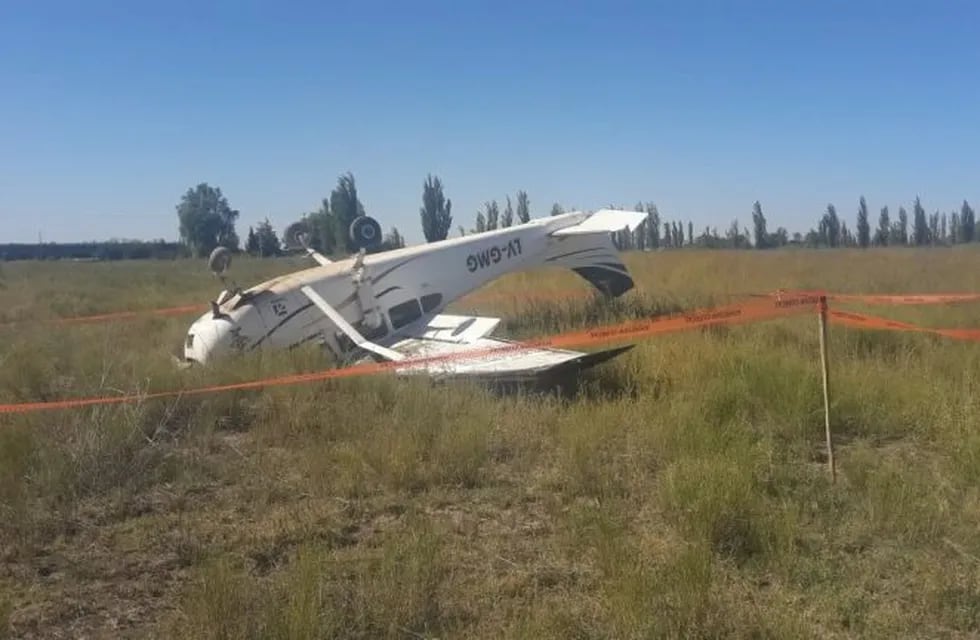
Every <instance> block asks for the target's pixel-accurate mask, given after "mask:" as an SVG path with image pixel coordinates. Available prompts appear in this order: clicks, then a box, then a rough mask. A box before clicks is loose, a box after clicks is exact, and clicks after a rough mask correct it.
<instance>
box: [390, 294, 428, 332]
mask: <svg viewBox="0 0 980 640" xmlns="http://www.w3.org/2000/svg"><path fill="white" fill-rule="evenodd" d="M421 316H422V308H421V307H420V306H419V301H418V300H416V299H415V298H412V299H411V300H406V301H405V302H402V303H400V304H396V305H395V306H393V307H391V308H390V309H388V317H389V318H391V326H392V327H393V328H395V329H401V328H402V327H404V326H405V325H407V324H411V323H412V322H415V321H416V320H418V319H419V318H420V317H421Z"/></svg>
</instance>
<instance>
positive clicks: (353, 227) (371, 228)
mask: <svg viewBox="0 0 980 640" xmlns="http://www.w3.org/2000/svg"><path fill="white" fill-rule="evenodd" d="M349 233H350V240H351V242H352V243H353V245H354V248H356V249H373V248H374V247H377V246H378V245H380V244H381V225H380V224H378V221H377V220H375V219H374V218H372V217H370V216H358V217H356V218H354V221H353V222H351V223H350V230H349Z"/></svg>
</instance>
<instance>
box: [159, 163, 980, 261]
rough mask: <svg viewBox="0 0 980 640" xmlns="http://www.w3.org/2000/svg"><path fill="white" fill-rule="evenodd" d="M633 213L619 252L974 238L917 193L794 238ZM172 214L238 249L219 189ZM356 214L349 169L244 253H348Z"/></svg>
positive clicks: (201, 239) (518, 203)
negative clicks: (637, 219)
mask: <svg viewBox="0 0 980 640" xmlns="http://www.w3.org/2000/svg"><path fill="white" fill-rule="evenodd" d="M502 204H503V206H501V201H500V200H498V199H491V200H487V201H486V202H484V204H483V206H482V207H481V208H480V209H479V210H478V211H477V212H476V216H475V219H474V225H473V226H472V227H471V228H470V229H469V230H467V229H466V228H465V226H464V225H463V224H457V230H458V233H459V235H460V236H463V235H467V234H469V233H480V232H484V231H491V230H494V229H503V228H507V227H510V226H513V225H514V224H522V223H525V222H528V221H529V220H530V219H531V202H530V198H529V196H528V193H527V192H526V191H525V190H523V189H520V190H518V191H517V192H516V194H515V196H514V198H513V199H512V198H511V196H510V195H509V194H506V195H505V196H504V199H503V203H502ZM609 206H610V207H611V208H620V209H621V208H623V207H616V206H612V205H609ZM572 210H575V208H572ZM634 210H636V211H642V212H646V214H647V218H646V220H644V221H643V223H642V224H641V225H640V226H639V227H638V228H637V229H635V230H634V231H633V232H627V231H626V230H623V231H621V232H617V233H615V234H613V236H614V238H613V239H614V242H615V244H616V246H617V247H618V248H619V249H620V250H641V251H643V250H653V249H675V248H684V247H696V248H708V249H720V248H728V249H750V248H751V249H774V248H780V247H786V246H803V247H810V248H823V247H826V248H839V247H847V248H852V247H854V248H871V247H888V246H931V245H944V246H948V245H953V244H963V243H970V242H974V241H976V240H978V237H977V232H976V215H975V212H974V210H973V208H972V207H971V206H970V204H969V202H968V201H967V200H965V199H964V200H963V203H962V205H961V207H960V209H959V210H958V211H952V212H941V211H939V210H936V211H935V212H933V213H931V214H927V213H926V210H925V207H924V206H923V204H922V202H921V199H920V198H919V197H918V196H916V197H915V200H914V201H913V203H912V206H911V210H912V215H911V216H910V215H909V213H908V211H907V210H906V208H905V206H904V205H900V206H899V207H898V211H897V216H896V219H894V220H893V219H892V217H891V212H890V209H889V206H888V205H885V206H883V207H882V208H881V209H880V211H879V214H878V219H877V224H876V226H874V227H872V224H871V214H870V211H869V207H868V203H867V200H866V199H865V197H864V196H863V195H862V196H860V198H859V199H858V203H857V207H856V211H855V219H854V226H853V230H852V228H850V227H849V226H848V223H847V222H846V221H845V220H844V219H843V217H842V216H840V215H839V214H838V212H837V208H836V206H835V205H834V204H833V203H828V204H827V208H826V210H825V211H824V212H823V213H822V215H821V216H820V217H819V218H818V219H817V220H816V224H815V225H814V226H813V227H811V228H810V229H809V230H807V231H806V232H805V233H801V232H795V233H792V234H791V233H790V232H789V231H788V230H787V229H786V228H785V227H783V226H779V227H777V228H776V230H775V231H769V225H768V220H767V219H766V215H765V214H764V212H763V208H762V204H761V202H759V201H758V200H757V201H755V202H754V203H753V205H752V210H751V214H750V215H751V230H750V229H749V227H748V226H743V225H742V224H741V223H740V221H739V219H738V218H736V219H734V220H732V222H731V224H729V225H728V227H727V228H726V229H725V231H724V232H723V233H719V230H718V228H717V227H712V226H705V227H704V228H703V229H698V230H697V232H696V230H695V226H694V222H693V220H681V219H674V220H669V219H665V218H663V217H662V216H661V214H660V212H659V210H658V209H657V205H656V204H655V203H653V202H638V203H636V205H635V207H634ZM177 212H178V218H179V223H180V224H179V230H180V235H181V241H182V243H184V244H185V245H186V246H187V247H188V249H189V250H190V251H191V253H193V254H194V255H198V256H201V255H207V254H208V253H209V252H210V251H211V250H212V249H213V248H214V247H215V246H218V245H219V244H221V245H223V246H227V247H228V248H230V249H232V250H234V251H238V250H240V248H239V243H240V241H239V238H238V235H237V233H236V231H235V221H236V220H237V218H238V217H239V212H238V211H237V210H235V209H232V208H231V207H230V205H229V204H228V201H227V198H225V196H224V195H223V194H222V192H221V190H220V188H217V187H211V186H210V185H208V184H207V183H201V184H199V185H197V187H196V188H193V189H188V190H187V192H186V193H185V194H184V195H183V197H182V198H181V201H180V203H179V204H178V205H177ZM564 212H565V208H564V207H563V206H562V205H561V203H558V202H555V203H552V205H551V208H550V211H549V215H551V216H555V215H560V214H562V213H564ZM363 215H367V212H366V211H365V208H364V204H363V203H362V202H361V200H360V197H359V194H358V191H357V185H356V181H355V179H354V176H353V174H352V173H350V172H348V173H345V174H343V175H341V176H340V177H339V178H338V179H337V184H336V186H335V187H334V188H333V190H332V191H331V192H330V194H329V196H327V197H324V198H322V199H321V202H320V205H319V207H318V208H317V209H316V210H315V211H310V212H306V213H303V214H302V215H301V216H300V218H299V220H297V221H295V222H293V223H291V224H289V225H287V226H286V228H285V229H284V231H283V233H282V238H281V239H280V237H279V236H278V235H277V234H276V231H275V230H274V229H273V228H272V225H271V224H270V223H269V220H268V218H265V219H264V220H263V221H262V222H260V223H258V225H257V226H256V227H255V228H252V227H249V231H248V235H247V239H246V242H245V246H244V251H245V252H247V253H249V254H251V255H257V256H274V255H281V254H282V253H283V252H284V251H286V250H289V249H293V248H297V247H299V246H301V243H300V236H301V235H305V237H306V240H307V242H308V243H309V244H310V246H312V247H313V248H315V249H316V250H318V251H320V252H322V253H324V254H325V255H334V256H336V255H344V254H350V253H351V252H352V251H353V247H352V246H351V245H350V242H349V239H348V237H347V229H348V227H349V225H350V223H351V222H352V221H353V219H354V218H355V217H357V216H363ZM419 220H420V224H421V228H422V234H423V237H424V239H425V242H436V241H439V240H444V239H446V238H447V237H448V236H449V232H450V229H451V228H452V226H453V211H452V200H451V199H450V198H448V197H447V196H446V193H445V188H444V184H443V182H442V180H441V179H440V178H439V177H438V176H433V175H432V174H429V175H427V176H426V178H425V180H424V182H423V183H422V194H421V206H420V208H419ZM403 246H405V240H404V237H403V236H402V235H401V234H400V233H399V231H398V229H397V228H396V227H392V228H391V230H390V231H389V232H388V233H387V234H385V237H384V241H383V244H382V246H381V247H380V248H379V249H378V250H388V249H393V248H399V247H403Z"/></svg>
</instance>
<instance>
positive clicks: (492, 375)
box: [391, 314, 632, 383]
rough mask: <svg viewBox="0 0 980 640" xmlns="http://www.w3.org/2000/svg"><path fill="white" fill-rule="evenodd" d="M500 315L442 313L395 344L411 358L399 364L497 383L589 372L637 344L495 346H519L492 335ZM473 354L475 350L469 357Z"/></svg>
mask: <svg viewBox="0 0 980 640" xmlns="http://www.w3.org/2000/svg"><path fill="white" fill-rule="evenodd" d="M499 322H500V319H499V318H487V317H481V316H459V315H449V314H441V315H437V316H435V317H434V318H433V319H432V321H431V322H430V323H429V324H428V325H427V326H426V327H425V328H424V329H423V330H422V331H421V332H419V335H417V336H413V337H410V338H405V339H402V340H401V341H399V342H396V343H395V344H393V345H392V346H391V349H392V350H393V351H397V352H398V353H401V354H403V355H404V356H405V357H406V360H404V361H403V362H405V365H404V366H398V367H396V368H395V372H396V373H398V374H401V375H427V376H430V377H433V378H436V379H439V378H459V377H466V378H478V379H482V380H489V381H493V382H497V383H513V382H530V381H535V380H541V379H542V378H544V377H548V376H560V375H564V374H567V373H573V372H578V371H583V370H585V369H588V368H590V367H592V366H595V365H597V364H599V363H601V362H604V361H606V360H608V359H610V358H613V357H615V356H617V355H619V354H621V353H623V352H625V351H628V350H629V349H631V348H632V345H629V346H626V347H617V348H615V349H608V350H604V351H600V352H594V353H586V352H581V351H571V350H567V349H552V348H546V347H533V348H527V349H519V350H517V349H506V350H503V351H501V352H498V353H494V352H492V351H491V350H492V349H495V348H498V347H501V348H503V347H508V346H511V345H514V344H516V343H514V342H513V341H510V340H503V339H500V338H492V337H489V333H490V332H491V331H493V329H494V328H495V327H496V326H497V324H498V323H499ZM468 353H472V355H470V356H468V355H467V354H468ZM434 356H435V357H439V356H447V359H445V360H435V361H431V362H421V363H418V364H413V363H412V362H411V359H412V358H430V357H434Z"/></svg>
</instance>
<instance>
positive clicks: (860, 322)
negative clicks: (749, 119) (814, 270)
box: [830, 310, 980, 340]
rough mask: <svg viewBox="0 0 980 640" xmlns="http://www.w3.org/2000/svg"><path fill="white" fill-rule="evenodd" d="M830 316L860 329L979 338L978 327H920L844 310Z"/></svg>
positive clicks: (834, 312) (832, 311)
mask: <svg viewBox="0 0 980 640" xmlns="http://www.w3.org/2000/svg"><path fill="white" fill-rule="evenodd" d="M830 317H831V318H832V319H833V320H834V321H835V322H839V323H840V324H843V325H845V326H849V327H857V328H860V329H884V330H889V331H908V332H914V333H932V334H935V335H939V336H944V337H946V338H953V339H956V340H980V329H932V328H929V327H922V326H919V325H915V324H909V323H908V322H899V321H898V320H889V319H887V318H878V317H876V316H867V315H863V314H860V313H849V312H846V311H834V310H831V311H830Z"/></svg>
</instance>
